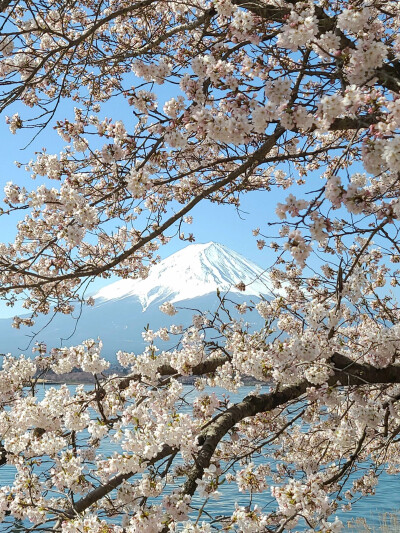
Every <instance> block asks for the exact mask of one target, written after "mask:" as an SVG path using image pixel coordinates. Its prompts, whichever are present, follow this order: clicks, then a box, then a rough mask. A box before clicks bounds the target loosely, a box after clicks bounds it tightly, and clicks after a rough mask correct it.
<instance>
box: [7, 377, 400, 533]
mask: <svg viewBox="0 0 400 533" xmlns="http://www.w3.org/2000/svg"><path fill="white" fill-rule="evenodd" d="M51 386H54V385H51ZM49 387H50V385H43V386H41V388H40V390H39V391H38V394H37V397H38V399H42V398H43V397H44V394H45V390H46V389H47V388H49ZM68 387H69V388H70V390H71V391H73V390H74V389H75V386H74V385H69V386H68ZM85 388H88V389H90V386H85ZM185 389H186V390H185V391H184V393H185V395H186V400H187V401H188V403H189V404H190V401H191V400H192V399H193V398H194V397H195V396H196V395H198V391H195V390H193V387H191V386H185ZM251 390H252V387H243V388H242V389H241V390H240V393H238V394H233V393H227V392H226V391H225V390H222V389H215V388H213V389H211V388H209V389H208V388H206V389H205V391H204V392H211V391H214V392H215V393H216V394H217V396H218V397H219V398H222V395H223V394H225V395H228V396H229V398H230V401H232V402H238V401H240V400H241V399H242V398H243V397H244V396H246V395H247V394H248V393H249V392H250V391H251ZM266 391H267V388H264V390H263V392H266ZM188 410H190V406H186V407H185V408H183V409H182V411H188ZM120 450H121V448H120V446H119V444H116V443H113V442H110V441H106V442H104V443H103V444H102V446H101V447H100V449H99V452H101V453H102V454H103V455H104V456H109V455H111V454H112V453H113V452H114V451H120ZM254 462H255V463H256V464H259V463H260V459H255V460H254ZM14 475H15V469H14V467H11V466H3V467H0V485H3V486H4V485H11V484H12V483H13V480H14ZM131 479H133V478H131ZM399 489H400V474H399V475H393V476H389V475H387V474H385V473H384V474H382V475H381V476H380V479H379V483H378V485H377V487H376V493H375V494H374V495H372V496H367V497H364V498H362V499H361V500H360V501H358V502H355V503H354V504H353V508H352V510H351V511H346V512H343V511H342V510H341V509H338V511H337V512H336V516H338V517H339V518H340V519H341V520H342V521H343V523H344V524H347V523H348V522H349V521H352V520H354V519H356V518H365V519H366V521H367V523H368V525H369V526H375V527H376V526H378V525H379V524H380V522H381V515H382V514H383V513H388V512H389V513H390V512H396V511H399V510H400V490H399ZM220 491H221V493H222V495H221V499H215V500H210V502H209V504H208V505H207V509H208V510H209V512H211V513H215V514H221V513H223V512H224V508H225V509H228V508H233V507H234V505H235V502H237V503H238V504H239V505H248V503H249V496H248V494H242V493H240V492H238V490H237V487H236V484H224V486H223V487H221V489H220ZM201 502H202V500H197V502H196V499H195V500H194V501H193V504H194V505H196V503H199V504H201ZM252 503H253V504H258V505H259V506H260V507H261V508H264V509H265V510H268V509H273V508H274V506H275V502H274V499H273V498H272V497H271V495H270V493H269V491H267V492H265V493H263V494H255V495H253V498H252ZM343 503H347V501H345V500H344V501H343ZM202 519H204V518H202ZM302 529H303V527H302V526H300V525H299V526H298V527H296V529H295V530H294V531H301V530H302ZM0 531H1V532H3V531H4V532H5V531H8V532H10V533H17V532H18V531H19V528H18V525H17V524H15V526H14V527H11V529H10V518H8V519H7V524H5V523H3V524H0Z"/></svg>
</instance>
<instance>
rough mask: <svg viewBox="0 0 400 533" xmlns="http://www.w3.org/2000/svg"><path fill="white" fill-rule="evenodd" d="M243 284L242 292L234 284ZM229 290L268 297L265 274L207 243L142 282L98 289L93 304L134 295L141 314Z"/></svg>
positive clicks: (172, 258)
mask: <svg viewBox="0 0 400 533" xmlns="http://www.w3.org/2000/svg"><path fill="white" fill-rule="evenodd" d="M238 284H244V285H245V290H244V291H242V290H240V289H239V288H238V287H237V285H238ZM217 289H218V290H220V291H222V292H225V291H228V290H229V291H230V292H233V293H238V292H244V293H245V294H246V295H249V296H260V295H261V294H262V295H269V294H270V289H269V279H268V276H267V275H266V274H265V272H264V271H263V270H262V269H261V267H259V266H258V265H256V264H255V263H253V262H252V261H250V260H248V259H246V258H245V257H244V256H243V255H241V254H239V253H237V252H235V251H233V250H230V249H229V248H227V247H226V246H224V245H222V244H219V243H215V242H212V241H211V242H208V243H205V244H192V245H189V246H186V247H185V248H183V249H182V250H179V251H178V252H175V253H174V254H172V255H170V256H168V257H167V258H166V259H164V260H162V261H160V263H158V264H157V265H154V266H153V267H152V268H151V269H150V272H149V275H148V277H147V278H145V279H133V280H132V279H124V280H119V281H116V282H114V283H111V284H109V285H107V286H106V287H103V288H102V289H100V290H99V291H98V292H97V293H96V294H95V295H94V296H93V297H94V299H95V301H96V303H97V301H99V302H98V303H102V302H104V301H109V300H118V299H123V298H127V297H132V296H136V297H137V298H138V299H139V301H140V303H141V305H142V308H143V311H145V310H146V309H147V308H148V307H149V306H150V305H152V304H153V303H161V302H162V301H166V300H169V301H171V302H172V303H175V302H181V301H184V300H188V299H193V298H197V297H199V296H204V295H206V294H211V293H216V291H217Z"/></svg>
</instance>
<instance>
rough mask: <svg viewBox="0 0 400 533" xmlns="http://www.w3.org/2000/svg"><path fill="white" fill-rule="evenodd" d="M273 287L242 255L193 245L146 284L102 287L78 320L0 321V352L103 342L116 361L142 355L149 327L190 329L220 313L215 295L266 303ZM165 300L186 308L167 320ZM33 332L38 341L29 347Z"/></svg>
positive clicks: (120, 283) (158, 269) (213, 245)
mask: <svg viewBox="0 0 400 533" xmlns="http://www.w3.org/2000/svg"><path fill="white" fill-rule="evenodd" d="M239 283H244V285H245V290H244V291H241V290H239V289H238V288H237V287H236V285H238V284H239ZM269 287H270V281H269V278H268V276H267V275H266V274H265V273H264V272H263V270H262V269H261V268H260V267H259V266H257V265H256V264H255V263H253V262H251V261H249V260H247V259H246V258H245V257H243V256H242V255H240V254H238V253H236V252H234V251H232V250H230V249H228V248H226V247H225V246H223V245H221V244H217V243H214V242H210V243H207V244H192V245H189V246H187V247H186V248H184V249H183V250H180V251H179V252H176V253H175V254H173V255H171V256H169V257H167V258H166V259H164V260H163V261H161V262H160V263H159V264H157V265H155V266H154V267H152V268H151V270H150V273H149V276H148V277H147V278H146V279H145V280H140V279H138V280H129V279H128V280H120V281H117V282H114V283H110V284H109V285H107V286H105V287H103V288H102V289H101V290H100V291H98V293H97V294H95V295H94V298H95V301H96V303H95V305H94V307H84V308H83V309H82V313H81V316H80V317H79V320H74V319H73V318H72V317H71V316H66V315H57V316H56V317H55V318H54V319H53V320H52V321H51V322H50V323H49V324H48V322H49V316H43V317H39V318H38V319H37V322H36V324H35V326H34V328H32V330H29V329H27V328H21V329H20V330H15V329H12V328H11V322H12V320H11V319H1V320H0V338H1V341H0V352H2V353H8V352H11V353H13V354H14V355H18V353H29V352H31V351H32V347H33V345H34V342H35V341H39V342H45V343H46V344H47V346H48V347H49V348H50V347H59V346H72V345H75V344H79V343H80V342H82V341H83V340H85V339H88V338H97V337H100V338H101V339H102V341H103V356H104V357H105V358H106V359H108V360H109V361H111V362H115V361H116V358H115V354H116V352H117V351H118V350H124V351H129V352H135V353H140V352H141V351H142V350H143V348H144V346H145V343H144V341H143V339H142V332H143V329H144V327H145V326H146V325H147V324H149V325H150V328H151V329H153V330H156V329H158V328H160V327H162V326H168V325H171V324H183V325H188V324H189V323H190V322H191V318H192V315H193V314H195V313H196V311H195V310H199V311H206V310H210V311H212V310H213V309H216V307H217V306H218V303H219V301H218V297H217V290H219V291H220V292H221V294H224V293H225V292H227V291H229V292H230V294H231V297H232V298H233V299H234V300H235V301H238V302H239V303H240V302H244V301H246V302H248V303H250V300H252V301H257V300H258V298H259V297H260V295H263V296H264V297H267V298H268V296H269V295H270V289H269ZM166 301H170V302H173V303H174V305H175V306H176V307H178V308H179V307H184V308H186V309H182V310H180V311H179V313H178V314H177V315H175V316H172V317H170V316H167V315H165V314H164V313H162V312H161V311H160V310H159V306H160V305H161V304H162V303H163V302H166ZM246 320H251V321H253V320H254V323H255V324H254V325H257V324H258V325H260V324H262V322H263V321H262V319H261V318H260V317H259V315H258V313H252V315H251V317H249V318H247V317H246ZM46 324H47V325H46ZM45 326H46V327H45ZM34 333H36V336H35V339H34V341H33V343H31V345H30V346H29V347H28V345H29V341H30V339H31V337H32V335H33V334H34ZM170 345H171V343H170ZM160 347H161V348H163V349H165V348H166V347H169V346H167V345H166V344H163V345H162V346H161V344H160Z"/></svg>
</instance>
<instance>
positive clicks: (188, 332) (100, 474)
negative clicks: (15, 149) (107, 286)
mask: <svg viewBox="0 0 400 533" xmlns="http://www.w3.org/2000/svg"><path fill="white" fill-rule="evenodd" d="M0 9H1V31H2V35H1V41H0V76H1V81H0V109H1V110H2V111H3V112H4V113H5V114H6V113H7V114H8V115H7V117H6V121H7V122H8V124H9V128H10V130H11V133H14V134H15V133H17V134H18V133H19V130H20V129H23V128H28V127H31V128H34V129H33V130H32V131H33V136H34V135H36V134H38V135H50V132H51V129H52V128H55V129H56V130H57V133H58V134H59V136H61V138H62V140H63V142H64V145H65V146H64V149H63V150H62V151H61V152H60V153H59V154H53V153H48V152H47V151H43V152H41V153H36V154H35V156H34V157H33V159H32V160H31V161H30V162H29V163H27V164H26V165H25V167H26V170H27V172H28V174H26V173H24V171H23V169H21V170H20V173H21V174H20V175H21V181H20V182H18V180H15V183H13V182H10V181H8V182H7V184H6V186H5V188H4V192H5V199H4V203H3V207H2V211H1V219H0V220H1V221H5V223H6V222H7V220H8V218H9V215H12V216H13V217H15V216H16V215H17V214H18V213H19V214H20V222H19V223H18V225H17V228H16V238H15V241H14V242H12V243H7V242H3V243H1V244H0V295H1V297H2V298H3V299H4V300H5V301H6V302H7V303H8V304H9V305H13V304H14V303H15V302H16V301H17V300H23V302H24V306H25V308H26V309H27V311H29V312H30V315H29V318H26V316H24V317H23V318H21V317H17V318H16V319H15V321H14V322H15V326H16V327H20V326H21V325H26V324H27V325H30V324H32V323H33V322H34V320H35V317H36V316H38V315H39V314H42V313H45V314H52V313H54V312H62V313H67V314H68V313H71V312H72V310H73V307H74V305H76V304H77V303H78V304H79V303H82V302H83V303H89V304H90V303H93V302H92V301H91V299H90V298H87V297H86V296H85V294H86V288H87V286H88V284H89V283H90V281H91V280H93V279H94V278H96V277H104V278H107V277H109V276H111V275H117V276H120V277H122V278H129V277H142V278H144V277H145V276H146V275H147V272H148V269H149V267H150V266H151V265H152V264H154V263H155V262H156V261H157V260H158V257H157V255H156V254H157V250H158V249H159V247H160V246H162V245H164V244H166V243H168V242H169V241H170V239H171V238H181V239H186V240H189V241H191V240H193V239H194V236H193V235H192V234H190V233H189V234H188V233H187V230H186V229H185V226H186V224H190V223H191V221H192V215H191V212H192V210H193V208H194V207H195V206H196V205H198V204H200V203H202V204H204V203H206V202H213V203H216V204H220V205H221V206H222V204H231V205H234V206H237V207H238V208H239V207H240V202H241V198H242V196H243V195H244V194H245V193H247V192H252V193H254V191H271V192H270V198H271V202H273V201H276V203H277V205H276V211H275V212H274V210H273V209H270V207H269V208H268V210H266V212H265V219H264V220H260V228H255V229H254V231H253V234H254V237H256V242H255V241H251V242H253V243H254V245H257V246H258V248H259V249H260V250H263V249H264V248H265V247H266V246H267V247H268V245H269V246H270V248H271V250H272V251H270V252H269V254H265V253H264V252H260V262H261V261H264V263H265V266H266V269H267V271H268V274H269V276H270V279H271V283H272V285H273V290H274V291H275V295H271V297H270V298H269V299H268V300H262V301H260V302H259V303H256V309H254V310H253V311H252V312H253V313H259V314H260V315H261V317H262V318H263V319H264V320H265V326H264V327H263V328H262V329H261V330H259V331H251V330H249V329H248V328H247V326H246V324H245V323H244V322H240V321H238V320H235V319H234V318H233V317H232V315H231V314H230V311H229V309H228V307H226V306H225V302H224V299H223V298H222V296H221V307H220V309H219V310H218V313H217V314H214V315H213V314H212V313H211V314H206V313H204V314H200V315H195V316H194V317H193V324H192V326H191V327H188V328H185V329H184V330H183V329H181V328H180V327H179V314H177V316H176V326H174V327H172V328H170V330H168V329H166V328H162V329H160V330H159V331H152V330H147V331H146V332H145V334H144V335H145V339H146V341H147V342H148V347H147V348H146V350H145V351H144V352H143V353H142V354H129V353H123V352H120V353H119V354H118V359H119V362H120V363H121V365H123V366H124V367H126V368H127V371H128V375H127V376H125V377H118V376H113V375H111V376H105V375H103V372H104V371H105V370H106V369H107V368H108V363H107V362H106V361H104V360H103V359H102V357H101V353H100V348H101V343H100V342H99V341H93V340H88V341H86V342H85V343H84V344H82V345H81V346H76V347H72V348H61V349H56V348H53V349H52V350H51V349H50V347H49V351H48V352H47V351H46V348H45V347H43V346H42V345H40V346H39V347H38V351H37V353H36V354H35V355H34V357H28V356H21V357H19V356H17V354H14V356H11V355H8V356H4V357H3V367H2V370H1V372H0V402H1V406H2V410H1V412H0V440H1V449H0V451H1V455H0V465H1V467H0V474H1V469H6V470H7V472H8V473H9V472H14V474H15V475H14V477H13V482H12V483H10V484H8V485H6V486H2V487H1V488H0V518H1V521H2V522H3V523H2V530H4V531H6V530H7V528H9V530H11V528H12V527H13V523H14V521H15V520H20V522H19V527H20V528H22V529H24V528H25V529H26V530H29V531H54V530H55V531H62V532H64V533H72V532H74V533H75V532H82V533H83V532H92V531H93V532H105V531H107V532H118V533H119V532H126V533H133V532H141V531H143V532H144V531H146V532H152V531H154V532H159V531H165V532H167V531H185V532H207V531H212V530H214V529H217V530H218V529H224V530H230V531H243V532H256V531H271V532H276V533H278V532H283V531H287V530H297V529H301V528H305V529H308V530H310V531H321V532H325V533H328V532H332V533H333V532H337V531H340V529H341V528H342V522H341V521H340V520H339V519H338V518H336V515H337V513H338V512H339V511H340V512H343V510H346V509H350V508H351V506H352V504H353V502H354V501H356V500H357V499H358V498H359V497H361V496H364V495H368V494H369V493H373V491H374V487H375V485H376V484H377V483H378V480H379V476H380V474H381V473H382V472H384V471H386V472H388V473H389V474H396V473H397V472H399V469H400V437H399V434H400V365H399V355H398V354H399V350H400V325H399V318H400V310H399V307H398V303H397V299H396V294H397V292H398V286H399V283H400V277H399V276H400V270H399V269H398V268H397V263H400V244H399V238H398V232H399V223H398V220H399V217H400V201H399V200H400V199H399V173H400V135H399V128H400V37H399V35H400V34H399V25H400V5H399V3H398V2H397V1H388V0H357V1H356V0H354V1H350V0H342V1H341V0H337V1H336V0H335V1H331V0H320V1H316V0H315V1H314V0H308V1H305V2H300V1H296V0H214V1H208V0H191V1H189V0H169V1H167V0H142V1H134V0H133V1H132V0H129V2H127V1H124V0H118V1H114V0H107V1H104V0H100V1H97V0H96V1H93V0H76V1H73V2H62V1H58V0H49V1H44V0H32V1H31V0H29V1H28V0H25V1H19V0H10V1H2V2H0ZM113 102H114V105H112V103H113ZM69 106H71V109H72V107H73V106H75V107H74V112H73V113H71V112H70V107H69ZM110 109H112V112H111V111H110ZM110 113H111V114H112V116H108V115H110ZM63 114H64V115H66V116H67V117H68V118H62V116H63ZM35 128H36V129H35ZM45 128H47V129H46V132H47V133H45V134H43V133H42V130H43V129H45ZM17 138H18V137H17ZM28 150H29V148H28ZM29 174H30V175H31V177H32V179H35V180H36V183H35V182H34V181H32V182H31V181H29V183H30V186H28V185H27V183H28V178H27V177H26V176H28V175H29ZM285 191H286V192H285ZM221 209H223V207H221ZM13 219H14V218H13ZM271 254H275V259H274V261H273V264H266V263H267V261H268V259H267V257H266V256H267V255H268V256H271ZM241 288H244V289H245V287H243V286H242V287H241ZM239 310H240V312H244V311H245V309H244V306H243V305H241V306H240V308H239ZM163 311H165V312H167V313H168V314H171V315H173V314H174V313H175V311H176V310H175V309H174V307H173V305H172V304H165V305H164V306H163ZM244 319H246V316H244ZM173 335H175V336H176V338H177V343H176V349H174V350H168V351H163V348H162V346H163V341H165V340H167V339H168V337H170V336H173ZM74 367H76V368H80V369H83V370H84V371H87V372H91V373H93V375H94V376H95V385H94V386H93V388H92V390H88V389H87V388H84V387H77V388H76V390H75V391H74V392H72V391H71V389H69V388H68V387H67V386H61V387H59V388H49V389H46V392H45V394H44V396H43V394H42V395H40V396H37V391H38V379H39V377H40V376H43V375H44V376H45V375H46V372H47V370H48V369H52V370H53V371H55V372H58V373H63V372H69V371H71V370H72V369H73V368H74ZM183 375H186V376H187V375H193V376H196V381H195V388H196V390H197V391H198V393H197V395H196V398H195V400H193V401H192V402H189V403H188V399H186V392H185V390H184V389H183V386H182V385H181V384H180V382H179V380H178V378H179V377H180V376H183ZM244 375H247V376H251V377H253V378H256V379H257V380H260V381H261V382H264V383H265V384H266V385H269V388H268V389H267V388H262V389H257V388H256V389H254V390H253V391H252V393H251V394H248V395H247V396H246V393H245V392H243V391H242V385H243V383H242V377H243V376H244ZM206 386H207V388H205V387H206ZM214 387H222V388H223V389H226V391H227V392H226V394H229V391H239V392H242V397H244V399H243V400H242V401H240V402H238V403H230V402H229V400H228V399H227V398H226V397H223V396H221V395H220V393H219V392H217V389H216V390H215V391H213V390H212V388H214ZM104 443H107V446H106V447H105V444H104ZM110 447H113V449H114V452H112V453H111V452H109V453H106V452H105V451H104V450H105V449H108V450H109V449H111V448H110ZM234 486H236V490H237V491H238V498H237V500H238V502H239V501H241V502H243V501H244V500H245V501H246V502H247V503H246V505H242V504H240V503H238V504H237V505H236V506H230V504H229V502H228V501H227V500H226V499H224V491H226V490H227V489H229V490H231V488H232V487H234ZM220 493H221V494H222V498H223V499H222V503H221V504H219V505H218V506H217V510H216V506H215V502H214V498H216V497H217V496H218V494H220ZM231 493H232V492H231ZM259 494H261V495H263V498H261V499H259V497H258V496H257V495H259ZM257 498H258V499H257ZM255 502H257V503H255ZM260 502H261V503H260Z"/></svg>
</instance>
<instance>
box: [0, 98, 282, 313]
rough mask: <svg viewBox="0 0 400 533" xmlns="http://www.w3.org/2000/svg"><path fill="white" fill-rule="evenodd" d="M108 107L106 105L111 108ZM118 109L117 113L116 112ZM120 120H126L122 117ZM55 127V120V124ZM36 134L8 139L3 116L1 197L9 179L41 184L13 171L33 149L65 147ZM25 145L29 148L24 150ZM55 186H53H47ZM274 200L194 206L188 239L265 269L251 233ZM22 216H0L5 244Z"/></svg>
mask: <svg viewBox="0 0 400 533" xmlns="http://www.w3.org/2000/svg"><path fill="white" fill-rule="evenodd" d="M110 105H111V104H109V105H108V107H109V108H110ZM17 109H18V111H19V112H20V114H21V116H22V118H25V117H26V116H27V113H28V112H29V110H28V111H27V108H25V107H19V108H15V109H12V110H11V109H10V110H9V111H8V113H7V114H9V115H11V114H13V113H14V112H15V111H16V110H17ZM118 111H120V109H119V108H118ZM106 114H107V116H112V117H113V118H114V119H115V120H118V119H119V118H120V117H119V116H118V113H116V112H113V110H112V109H109V111H108V112H107V113H106ZM59 115H60V116H59V118H66V117H70V118H71V119H72V118H73V112H72V108H70V109H68V108H67V107H65V106H64V107H63V109H62V111H60V113H59ZM123 118H124V120H125V119H126V117H125V116H123ZM53 123H54V121H53ZM34 132H35V130H32V129H28V130H19V131H17V134H16V135H12V134H11V133H10V131H9V129H8V125H7V124H6V123H5V114H3V115H2V116H1V117H0V134H1V138H2V142H1V144H0V157H1V161H2V164H1V166H0V197H1V198H3V188H4V185H5V184H6V183H7V181H13V182H14V183H17V184H18V185H21V186H25V187H26V188H27V189H28V190H29V189H34V188H36V187H38V186H39V185H40V184H41V183H43V178H41V177H38V178H37V179H36V180H32V179H31V178H30V175H29V173H28V172H26V170H25V169H24V168H23V167H21V168H17V167H16V165H15V164H14V161H19V162H21V163H27V162H28V161H29V160H30V159H32V158H34V154H35V152H37V151H41V150H42V148H43V147H46V149H47V151H48V153H58V152H59V151H60V150H61V149H62V148H63V146H64V144H65V143H64V141H62V139H61V138H60V137H59V136H58V135H57V133H56V132H55V131H54V130H53V129H52V128H51V127H48V128H47V129H46V130H44V131H42V132H41V133H40V134H39V135H38V137H37V138H36V139H34V141H33V142H32V143H31V144H29V145H28V143H29V142H30V141H31V140H32V137H33V134H34ZM26 145H28V146H26ZM47 183H51V184H52V185H54V186H57V183H55V182H49V181H47ZM285 196H286V193H285V192H284V193H283V197H285ZM276 201H277V196H276V193H271V192H255V193H249V194H246V195H243V196H242V205H241V209H240V212H239V213H238V212H237V210H236V209H235V208H234V207H233V206H219V205H215V204H211V203H209V202H207V203H202V204H200V205H198V206H197V207H196V208H195V209H194V211H193V212H192V213H191V214H192V216H193V217H194V221H193V224H192V225H187V224H184V225H183V230H184V231H185V233H186V235H188V234H189V233H190V232H192V233H194V235H195V238H196V243H205V242H208V241H215V242H220V243H222V244H224V245H226V246H228V247H229V248H232V249H233V250H235V251H237V252H239V253H241V254H243V255H244V256H246V257H247V258H248V259H251V260H252V261H254V262H255V263H257V264H259V265H260V266H263V265H265V266H267V265H268V264H270V263H271V260H273V256H274V254H273V253H272V252H271V251H270V249H269V248H265V249H264V250H263V251H260V250H258V248H257V245H256V238H255V237H254V236H253V235H252V230H253V229H254V228H256V227H261V229H263V228H265V225H266V222H267V220H270V217H271V212H273V211H274V209H275V204H276ZM23 216H24V212H17V213H14V214H12V215H7V216H2V217H0V231H1V239H2V241H3V242H11V241H12V240H13V239H14V236H15V232H16V228H15V227H16V223H17V222H18V220H20V219H21V218H23ZM188 244H189V243H188V242H184V241H181V240H179V239H178V238H174V239H172V240H171V242H170V243H169V244H168V245H166V246H163V247H161V248H160V251H159V254H160V256H161V257H162V258H164V257H167V256H168V255H170V254H172V253H174V252H176V251H177V250H179V249H181V248H183V247H185V246H187V245H188ZM107 283H110V280H106V281H105V280H98V281H96V282H95V283H93V284H92V286H91V287H92V290H93V291H95V290H97V289H98V288H100V287H101V286H103V285H105V284H107ZM17 312H18V308H17V307H14V308H9V307H6V306H5V305H4V304H3V303H2V302H1V301H0V318H4V317H7V316H14V315H15V314H17Z"/></svg>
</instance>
